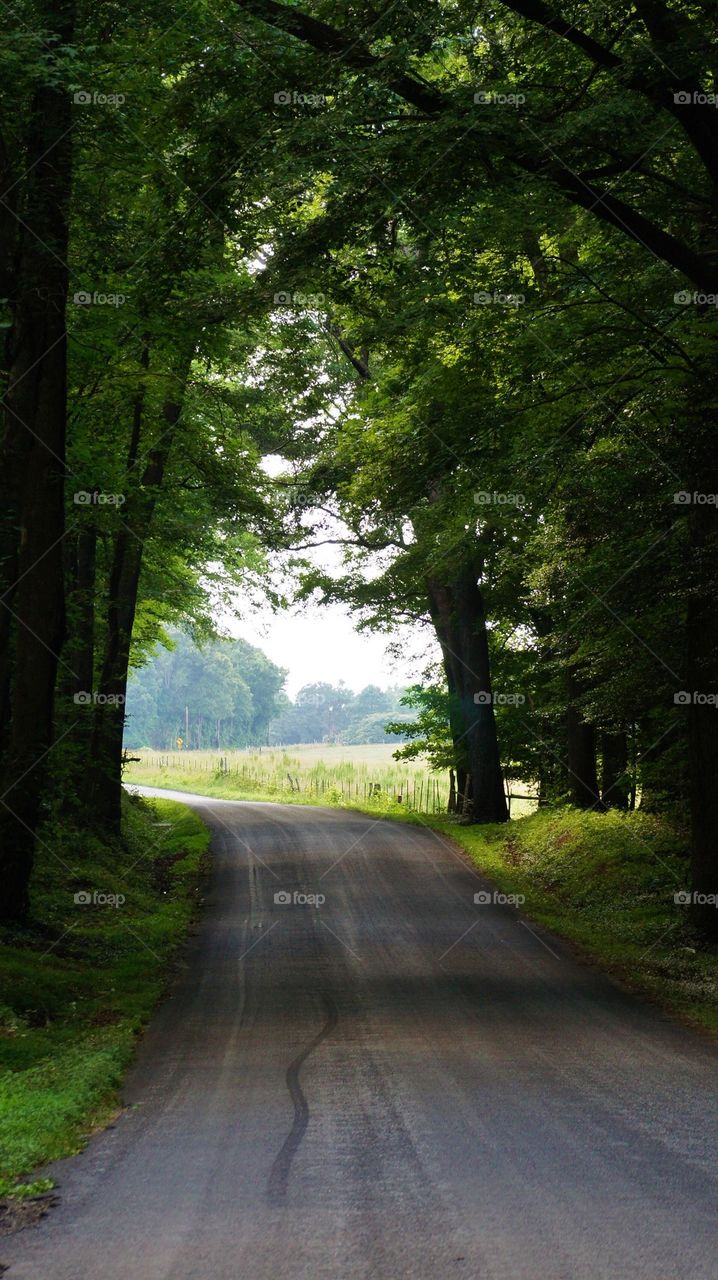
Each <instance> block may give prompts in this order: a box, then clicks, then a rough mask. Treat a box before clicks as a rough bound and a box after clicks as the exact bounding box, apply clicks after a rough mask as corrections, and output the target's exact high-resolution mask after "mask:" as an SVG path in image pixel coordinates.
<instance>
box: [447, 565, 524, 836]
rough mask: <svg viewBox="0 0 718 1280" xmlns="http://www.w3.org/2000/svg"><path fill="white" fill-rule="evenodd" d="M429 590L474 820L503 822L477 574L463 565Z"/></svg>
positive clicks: (505, 810)
mask: <svg viewBox="0 0 718 1280" xmlns="http://www.w3.org/2000/svg"><path fill="white" fill-rule="evenodd" d="M428 593H429V599H430V609H431V615H432V620H433V622H434V626H435V628H436V632H437V637H438V639H439V643H440V645H441V650H442V654H443V657H444V666H445V669H446V672H447V679H448V683H449V688H450V689H453V690H455V691H456V695H457V699H456V700H457V707H458V716H457V720H456V723H455V724H454V725H452V733H454V741H455V744H457V745H458V744H459V743H460V744H461V746H462V748H463V749H464V750H465V755H466V761H467V773H468V775H469V777H470V779H471V802H472V809H471V813H472V818H473V821H474V822H506V821H507V819H508V808H507V805H506V795H505V792H504V783H503V775H502V770H501V761H500V758H499V748H498V739H497V734H496V718H495V714H494V704H493V694H492V688H491V673H490V663H489V645H488V635H487V630H486V617H485V614H484V604H483V598H482V595H481V590H480V588H479V585H478V581H477V574H476V572H475V570H474V569H473V568H472V567H467V568H464V569H462V570H461V571H460V572H458V573H457V575H456V576H455V577H454V579H453V580H452V582H451V583H450V584H449V585H446V584H445V583H440V582H437V581H435V580H432V581H431V582H429V583H428ZM459 730H460V732H459V733H458V738H457V736H456V733H457V731H459Z"/></svg>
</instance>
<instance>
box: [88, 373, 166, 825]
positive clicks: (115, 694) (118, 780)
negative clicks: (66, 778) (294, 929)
mask: <svg viewBox="0 0 718 1280" xmlns="http://www.w3.org/2000/svg"><path fill="white" fill-rule="evenodd" d="M189 366H190V359H189V358H187V360H186V362H185V365H184V367H183V368H182V370H181V371H180V373H179V374H178V377H177V382H178V386H179V388H180V390H179V391H178V394H177V397H176V398H173V399H171V400H168V401H167V402H166V403H165V406H164V409H163V430H162V433H161V445H160V447H158V448H156V449H153V450H151V451H150V453H149V457H148V462H147V465H146V467H145V469H144V472H143V474H142V479H141V481H140V484H139V487H138V488H136V489H135V492H134V493H132V494H130V495H128V498H127V502H126V504H125V506H124V507H123V526H124V527H123V528H122V529H121V531H120V532H119V533H118V535H117V537H116V539H115V549H114V555H113V560H112V568H111V571H110V584H109V601H108V609H107V639H106V648H105V655H104V660H103V664H102V672H101V676H100V680H99V684H98V689H97V697H98V702H97V705H96V707H95V718H94V726H93V734H92V756H91V761H90V767H89V772H88V781H87V798H88V814H89V817H90V819H91V821H92V822H93V824H94V825H95V826H96V827H97V828H98V829H100V830H102V831H103V832H104V833H105V834H108V835H119V832H120V818H121V801H122V737H123V732H124V726H125V698H126V695H127V676H128V672H129V663H130V648H131V644H132V628H133V626H134V621H135V613H136V609H137V599H138V591H139V584H140V574H141V571H142V555H143V548H144V543H145V541H146V539H147V537H148V535H149V533H150V529H151V525H152V518H153V515H154V510H155V506H156V504H157V498H158V496H159V492H160V489H161V487H162V482H163V479H164V473H165V467H166V464H167V459H168V456H169V452H170V449H171V447H172V441H173V438H174V434H175V431H176V428H177V424H178V423H179V420H180V415H181V412H182V398H183V394H184V386H185V383H186V379H187V376H188V373H189ZM139 430H140V424H139V421H138V418H137V415H135V421H134V424H133V432H132V440H131V445H130V454H129V457H130V462H131V466H132V467H134V465H135V461H136V458H137V453H138V448H139Z"/></svg>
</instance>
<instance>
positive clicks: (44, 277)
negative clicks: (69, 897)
mask: <svg viewBox="0 0 718 1280" xmlns="http://www.w3.org/2000/svg"><path fill="white" fill-rule="evenodd" d="M43 17H44V18H45V20H46V22H47V24H48V26H49V25H52V27H53V29H54V30H55V31H56V32H57V34H58V36H59V43H60V44H63V45H64V44H67V43H68V42H69V41H70V40H71V38H72V32H73V19H74V9H73V5H72V4H71V3H67V2H66V3H62V4H54V5H53V6H52V10H51V12H46V13H44V14H43ZM47 75H48V79H47V83H45V84H44V85H42V86H41V87H40V88H39V89H38V90H37V92H36V95H35V99H34V102H33V105H32V119H31V124H30V128H29V134H28V147H27V196H26V200H25V202H24V204H23V220H24V221H25V223H26V225H27V228H28V230H27V231H26V233H25V235H24V239H23V247H22V253H21V257H20V263H19V272H18V297H17V306H16V311H15V318H14V326H13V331H12V336H11V338H10V342H9V350H10V354H11V363H10V371H9V377H8V388H7V393H6V396H5V401H4V406H3V407H4V438H3V446H2V454H3V456H2V473H3V485H4V495H3V501H2V506H3V508H4V510H5V512H6V513H8V512H9V521H8V523H7V524H6V526H5V535H6V537H5V546H4V547H3V558H4V568H5V572H6V574H7V572H8V571H9V573H10V575H11V576H10V583H9V588H8V587H7V586H4V591H5V594H4V596H3V598H2V606H3V612H9V613H10V615H11V616H10V625H9V626H7V625H6V627H5V632H4V635H3V636H1V637H0V642H4V646H5V651H4V653H3V654H2V655H1V660H0V668H1V669H2V675H0V683H2V686H3V690H2V693H1V694H0V697H2V698H4V700H5V714H6V715H7V716H8V719H9V727H8V732H7V734H6V737H5V748H6V749H5V752H4V758H3V762H2V763H3V768H2V784H1V790H2V796H3V799H2V807H1V808H0V880H1V882H2V905H1V906H0V914H1V915H2V917H3V918H5V919H22V918H24V917H25V916H26V915H27V911H28V906H29V892H28V890H29V881H30V875H31V871H32V863H33V857H34V849H35V830H36V827H37V823H38V817H39V813H40V805H41V802H42V798H43V793H44V788H45V761H46V758H47V754H48V752H49V751H50V748H51V746H52V742H53V698H54V690H55V678H56V673H57V665H58V661H59V654H60V649H61V646H62V642H63V636H64V625H65V622H64V573H63V551H62V539H63V533H64V494H63V484H64V473H65V424H66V401H67V369H66V362H67V360H66V358H67V338H66V332H65V306H66V300H67V287H68V269H67V265H66V258H67V238H68V233H67V209H68V203H69V196H70V184H71V151H70V140H69V130H70V127H71V123H72V122H71V107H70V96H69V94H68V92H67V87H66V85H65V84H64V83H63V81H62V79H61V78H60V77H59V76H58V77H57V78H55V77H54V76H53V74H52V69H50V70H49V71H48V73H47ZM14 539H16V540H17V541H16V542H15V545H14V547H13V541H14ZM11 659H12V662H11Z"/></svg>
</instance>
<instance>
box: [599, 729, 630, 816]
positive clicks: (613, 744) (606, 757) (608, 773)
mask: <svg viewBox="0 0 718 1280" xmlns="http://www.w3.org/2000/svg"><path fill="white" fill-rule="evenodd" d="M601 757H602V758H601V801H602V803H603V805H604V807H605V808H607V809H628V802H629V796H630V778H629V774H628V740H627V738H626V734H625V733H624V732H618V733H602V734H601Z"/></svg>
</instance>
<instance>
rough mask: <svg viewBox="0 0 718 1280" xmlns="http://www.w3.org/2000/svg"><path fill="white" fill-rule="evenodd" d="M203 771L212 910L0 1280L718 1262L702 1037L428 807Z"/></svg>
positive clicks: (630, 1269) (431, 1272)
mask: <svg viewBox="0 0 718 1280" xmlns="http://www.w3.org/2000/svg"><path fill="white" fill-rule="evenodd" d="M164 794H167V793H164ZM178 798H181V799H188V797H186V796H181V797H178ZM189 799H190V802H191V803H192V804H193V805H196V806H197V808H198V810H199V812H200V813H201V814H202V816H203V817H204V818H205V819H206V820H207V822H208V823H209V824H210V826H211V828H212V831H213V833H214V840H213V849H214V870H213V874H212V880H211V885H210V889H209V893H208V901H207V910H206V913H205V915H204V917H203V920H202V924H201V927H200V930H199V932H198V933H197V935H196V936H195V937H194V938H193V939H192V941H191V943H190V946H189V949H188V951H187V953H186V956H185V963H184V967H183V968H182V970H181V972H180V975H179V978H178V981H177V983H176V984H175V987H174V989H173V993H172V995H171V998H170V999H168V1000H167V1001H165V1003H164V1004H163V1005H162V1007H161V1008H160V1009H159V1010H158V1012H157V1013H156V1015H155V1017H154V1018H153V1021H152V1024H151V1026H150V1028H149V1030H148V1033H147V1035H146V1036H145V1038H144V1040H143V1042H142V1045H141V1049H140V1053H139V1057H138V1061H137V1064H136V1066H135V1067H134V1069H133V1071H132V1072H131V1075H130V1077H129V1079H128V1082H127V1087H126V1091H125V1098H126V1101H127V1104H128V1107H127V1109H126V1110H125V1111H124V1112H123V1114H122V1116H121V1118H120V1120H119V1121H118V1123H117V1125H116V1127H115V1128H114V1129H112V1130H109V1131H107V1132H106V1133H104V1134H101V1135H99V1136H97V1137H96V1138H95V1139H94V1140H93V1141H92V1143H91V1144H90V1147H89V1148H88V1150H87V1151H86V1152H85V1153H84V1154H83V1155H81V1156H79V1157H77V1158H76V1159H74V1160H71V1161H64V1162H62V1164H61V1165H59V1166H58V1170H59V1173H58V1176H59V1179H60V1183H61V1190H62V1202H61V1205H60V1207H59V1208H58V1209H56V1210H54V1211H53V1212H52V1213H51V1214H50V1215H49V1216H48V1217H47V1218H46V1219H45V1220H44V1222H43V1223H42V1224H41V1225H40V1226H39V1227H36V1228H33V1229H28V1230H26V1231H23V1232H21V1233H19V1234H18V1235H17V1236H15V1237H14V1238H12V1239H10V1240H5V1241H0V1260H2V1261H3V1262H4V1263H5V1264H8V1263H9V1264H11V1265H10V1269H9V1271H8V1272H7V1273H6V1276H5V1278H4V1280H128V1278H129V1280H323V1278H324V1277H326V1278H327V1280H400V1278H401V1277H407V1280H408V1278H409V1277H410V1278H411V1280H453V1278H454V1277H456V1278H457V1280H465V1278H466V1280H468V1278H471V1280H477V1278H481V1280H484V1278H486V1280H604V1278H605V1280H639V1278H640V1280H716V1276H717V1275H718V1142H717V1139H718V1102H717V1098H718V1091H717V1089H716V1083H717V1080H718V1072H717V1071H716V1068H717V1066H718V1050H716V1049H715V1048H714V1047H713V1046H712V1044H711V1043H710V1042H708V1041H707V1040H704V1039H703V1038H702V1037H700V1036H699V1035H696V1034H693V1033H692V1032H690V1031H688V1030H685V1029H684V1028H682V1027H679V1026H676V1025H673V1024H672V1023H671V1022H669V1021H668V1020H666V1019H663V1018H661V1017H660V1015H658V1014H657V1013H656V1012H655V1011H653V1010H652V1009H650V1008H649V1007H647V1006H644V1005H643V1004H641V1003H640V1002H639V1001H637V1000H634V999H632V998H630V997H628V996H627V995H625V994H624V993H622V992H621V991H619V990H618V989H617V988H616V987H614V986H613V985H612V984H611V983H609V982H608V981H607V980H605V979H604V978H601V977H600V976H599V975H597V974H596V973H594V972H593V971H592V970H590V969H588V968H585V967H582V966H580V965H578V964H577V963H576V962H575V961H574V960H573V959H572V958H571V956H570V954H569V953H568V950H567V949H566V948H564V947H563V946H562V945H561V944H560V943H557V942H556V941H555V939H553V938H551V937H549V936H547V935H544V934H543V933H541V932H540V931H539V930H535V929H533V926H532V927H529V926H528V925H527V924H526V923H525V922H524V921H523V920H521V919H520V918H519V916H518V915H517V914H516V912H515V911H513V910H512V909H511V908H509V907H506V906H502V905H494V904H491V905H481V904H475V903H474V894H475V893H476V892H477V891H478V892H481V891H484V890H486V889H487V887H490V886H487V884H486V882H485V881H483V880H481V879H480V878H477V877H476V876H475V875H474V873H473V871H471V870H470V869H469V868H468V867H467V866H466V865H465V863H464V862H463V861H462V859H461V857H460V856H459V855H458V854H457V853H456V852H455V851H454V850H453V849H452V848H450V847H449V846H448V845H447V844H446V843H445V842H443V841H442V840H441V839H440V838H439V837H437V836H435V835H433V834H432V833H431V832H429V831H426V830H424V829H421V828H415V827H408V826H401V825H398V824H392V823H390V822H383V821H374V820H373V819H371V818H368V817H365V816H362V815H361V814H358V813H349V812H341V811H337V810H322V809H314V808H299V807H294V806H285V805H278V804H253V803H252V804H250V803H241V804H240V803H230V802H226V801H218V800H207V799H202V798H200V797H191V798H189ZM281 892H284V893H287V894H289V895H294V894H295V893H299V894H303V895H311V894H322V895H324V897H325V898H326V901H325V902H324V903H322V904H321V905H319V906H317V905H311V904H310V903H303V902H301V901H299V902H296V903H295V902H292V903H291V904H289V905H282V904H281V903H275V895H276V894H277V893H281Z"/></svg>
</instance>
